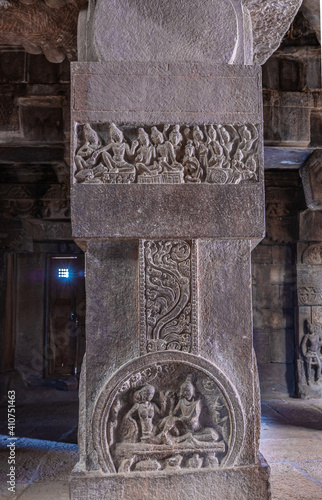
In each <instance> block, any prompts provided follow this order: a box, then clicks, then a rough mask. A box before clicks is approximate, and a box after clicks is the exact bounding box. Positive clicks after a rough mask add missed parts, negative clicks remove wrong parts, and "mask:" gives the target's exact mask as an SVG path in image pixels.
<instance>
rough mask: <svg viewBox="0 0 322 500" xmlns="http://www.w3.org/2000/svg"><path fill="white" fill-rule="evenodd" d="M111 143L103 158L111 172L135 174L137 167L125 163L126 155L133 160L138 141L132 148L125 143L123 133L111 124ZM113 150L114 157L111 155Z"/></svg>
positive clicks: (103, 153)
mask: <svg viewBox="0 0 322 500" xmlns="http://www.w3.org/2000/svg"><path fill="white" fill-rule="evenodd" d="M109 132H110V138H111V142H110V143H109V144H108V145H107V146H105V147H104V151H103V152H102V158H103V161H104V163H105V165H106V166H107V167H108V169H109V170H110V171H114V172H126V173H134V174H135V166H134V165H133V164H131V163H128V162H126V161H125V159H124V158H125V155H127V156H129V157H130V158H132V157H133V156H134V153H135V150H136V148H137V146H138V141H136V140H134V141H133V142H132V145H131V147H130V146H129V145H128V144H127V143H126V142H125V140H124V135H123V132H122V131H121V130H120V129H119V128H118V127H117V126H116V125H115V124H114V123H111V125H110V128H109ZM110 150H112V153H113V156H112V155H111V154H110V153H109V151H110Z"/></svg>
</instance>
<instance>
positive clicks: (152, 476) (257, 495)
mask: <svg viewBox="0 0 322 500" xmlns="http://www.w3.org/2000/svg"><path fill="white" fill-rule="evenodd" d="M269 471H270V468H269V466H268V465H267V463H266V462H265V461H264V460H263V459H262V460H261V463H260V464H258V465H248V466H244V467H234V468H222V469H215V470H213V469H200V470H199V471H198V472H197V471H196V470H194V471H191V472H190V471H188V470H187V471H179V472H177V471H175V472H166V471H158V472H157V473H153V472H133V473H131V474H130V475H129V474H120V473H119V474H108V475H106V474H100V473H98V472H88V473H86V472H84V473H79V472H77V473H76V472H75V473H74V474H73V475H72V477H71V480H70V498H71V500H103V499H104V500H151V498H153V499H154V500H164V499H165V498H167V500H179V499H180V500H191V499H192V498H193V499H194V500H209V499H210V498H211V500H222V499H223V498H224V499H225V500H236V498H238V500H249V499H250V498H251V499H252V500H256V499H258V500H259V499H260V500H269V499H270V498H271V492H270V484H269Z"/></svg>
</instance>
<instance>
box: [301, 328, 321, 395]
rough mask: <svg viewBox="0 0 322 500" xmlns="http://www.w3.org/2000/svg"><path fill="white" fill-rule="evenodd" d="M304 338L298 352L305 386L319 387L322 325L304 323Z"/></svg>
mask: <svg viewBox="0 0 322 500" xmlns="http://www.w3.org/2000/svg"><path fill="white" fill-rule="evenodd" d="M303 331H304V336H303V338H302V341H301V345H300V350H301V355H302V359H303V361H304V367H305V377H306V382H307V385H309V386H313V385H317V384H318V385H320V382H321V377H322V373H321V371H322V324H321V323H318V322H314V321H312V322H311V321H309V320H305V321H304V328H303Z"/></svg>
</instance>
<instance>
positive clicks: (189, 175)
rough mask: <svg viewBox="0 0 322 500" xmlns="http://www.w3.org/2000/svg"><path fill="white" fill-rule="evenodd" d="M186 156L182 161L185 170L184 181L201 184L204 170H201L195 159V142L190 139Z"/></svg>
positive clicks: (186, 148)
mask: <svg viewBox="0 0 322 500" xmlns="http://www.w3.org/2000/svg"><path fill="white" fill-rule="evenodd" d="M184 151H185V156H184V157H183V160H182V165H183V168H184V179H185V182H187V183H195V182H196V183H198V184H200V182H201V179H200V177H201V175H202V170H201V168H200V163H199V161H198V160H197V158H196V157H195V148H194V146H193V142H192V141H191V140H190V139H189V140H188V142H187V144H186V147H185V150H184Z"/></svg>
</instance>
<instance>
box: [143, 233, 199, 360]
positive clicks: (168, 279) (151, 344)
mask: <svg viewBox="0 0 322 500" xmlns="http://www.w3.org/2000/svg"><path fill="white" fill-rule="evenodd" d="M196 293H197V292H196V249H195V243H194V242H191V241H183V240H171V241H164V240H161V241H155V240H153V241H150V240H143V241H141V244H140V348H141V353H142V354H144V353H145V352H156V351H165V350H177V351H183V352H194V353H196V352H197V351H198V345H197V340H198V339H197V315H196V309H197V303H196V301H197V298H196Z"/></svg>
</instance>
